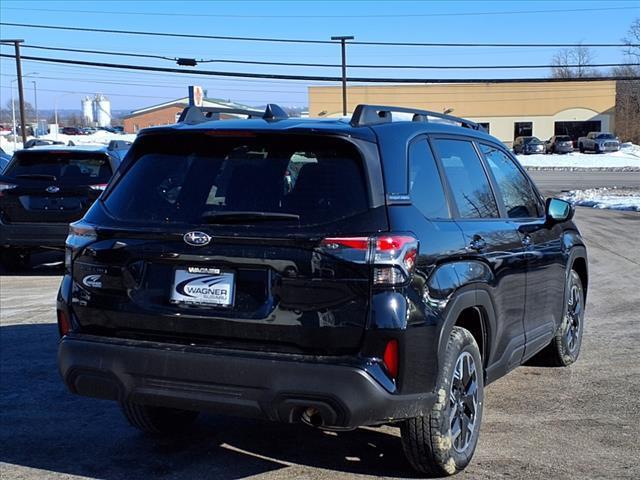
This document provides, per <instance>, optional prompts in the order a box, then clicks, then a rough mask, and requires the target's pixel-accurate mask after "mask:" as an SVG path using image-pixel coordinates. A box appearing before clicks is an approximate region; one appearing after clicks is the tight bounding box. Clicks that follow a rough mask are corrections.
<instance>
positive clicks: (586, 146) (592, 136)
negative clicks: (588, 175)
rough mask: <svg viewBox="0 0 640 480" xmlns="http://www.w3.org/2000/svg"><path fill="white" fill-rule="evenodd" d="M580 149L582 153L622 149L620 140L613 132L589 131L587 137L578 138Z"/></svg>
mask: <svg viewBox="0 0 640 480" xmlns="http://www.w3.org/2000/svg"><path fill="white" fill-rule="evenodd" d="M578 150H580V152H581V153H584V152H586V151H590V152H595V153H603V152H617V151H618V150H620V140H618V138H617V137H616V136H615V135H614V134H612V133H606V132H589V134H588V135H587V136H586V137H580V138H578Z"/></svg>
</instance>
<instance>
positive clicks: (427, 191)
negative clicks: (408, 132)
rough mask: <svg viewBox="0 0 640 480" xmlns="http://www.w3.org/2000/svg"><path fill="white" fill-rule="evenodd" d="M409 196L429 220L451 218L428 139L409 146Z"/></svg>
mask: <svg viewBox="0 0 640 480" xmlns="http://www.w3.org/2000/svg"><path fill="white" fill-rule="evenodd" d="M409 195H410V196H411V202H412V203H413V205H414V206H415V207H416V208H417V209H418V210H420V212H422V214H423V215H424V216H425V217H427V218H449V208H448V206H447V199H446V197H445V194H444V189H443V188H442V182H441V181H440V175H439V174H438V168H437V167H436V162H435V160H434V159H433V155H432V153H431V148H429V143H428V142H427V140H426V139H424V138H423V139H420V140H417V141H415V142H412V143H411V145H410V146H409Z"/></svg>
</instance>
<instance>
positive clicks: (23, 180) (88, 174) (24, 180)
mask: <svg viewBox="0 0 640 480" xmlns="http://www.w3.org/2000/svg"><path fill="white" fill-rule="evenodd" d="M111 174H112V171H111V165H110V162H109V158H108V156H107V155H105V154H104V153H99V152H86V151H70V150H60V151H56V150H49V149H46V150H22V151H19V152H17V153H16V155H15V158H14V161H13V162H12V163H11V164H10V166H9V168H8V169H7V171H6V172H4V174H3V175H2V176H0V182H1V183H2V184H3V185H4V186H3V189H2V191H1V192H0V215H1V218H2V221H3V223H6V224H10V223H41V222H42V223H69V222H73V221H75V220H78V219H79V218H80V217H82V215H84V213H85V212H86V211H87V209H88V208H89V206H90V205H91V204H92V203H93V202H94V201H95V200H96V198H98V196H99V195H100V193H101V192H102V190H103V189H104V188H105V186H106V184H107V182H108V181H109V178H110V177H111Z"/></svg>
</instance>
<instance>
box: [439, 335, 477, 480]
mask: <svg viewBox="0 0 640 480" xmlns="http://www.w3.org/2000/svg"><path fill="white" fill-rule="evenodd" d="M463 352H468V353H469V354H470V355H471V357H472V358H473V361H474V363H475V366H476V371H477V378H478V407H477V410H476V426H475V429H474V432H473V435H472V436H471V439H470V441H469V445H468V446H467V448H466V449H465V450H464V451H463V452H458V451H457V450H456V449H455V448H454V447H453V442H452V438H451V425H450V420H449V413H450V407H449V392H450V390H451V381H452V379H453V371H454V369H455V365H456V362H457V360H458V357H459V356H460V354H462V353H463ZM443 367H444V368H443V369H442V371H441V372H440V376H439V380H438V389H437V392H438V407H440V408H441V415H440V419H439V424H438V428H437V430H438V431H437V432H436V435H438V434H439V436H440V437H441V439H442V440H441V441H438V439H436V442H435V443H436V446H440V447H441V448H439V449H437V450H436V451H435V452H434V454H435V455H436V457H437V458H438V460H440V461H441V462H443V464H444V465H447V463H449V462H450V461H451V460H450V459H453V461H454V462H455V468H456V470H457V471H460V470H463V469H464V468H465V467H466V466H467V465H468V464H469V462H470V461H471V458H472V457H473V454H474V452H475V449H476V446H477V444H478V440H479V437H480V427H481V425H482V412H483V407H484V369H483V367H482V359H481V357H480V352H479V349H478V345H477V343H476V342H475V340H474V338H473V336H472V335H471V333H470V332H468V331H467V330H464V329H461V328H458V327H455V328H454V329H453V331H452V332H451V337H450V341H449V343H448V344H447V349H446V352H445V360H444V362H443ZM443 391H444V392H445V394H444V402H442V401H441V400H443V399H442V395H443V393H442V392H443Z"/></svg>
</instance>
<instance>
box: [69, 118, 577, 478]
mask: <svg viewBox="0 0 640 480" xmlns="http://www.w3.org/2000/svg"><path fill="white" fill-rule="evenodd" d="M396 113H398V114H399V115H398V117H399V121H393V120H394V118H393V116H394V115H396ZM407 117H408V119H405V120H403V118H407ZM181 118H183V122H182V123H181V124H178V125H173V126H165V127H157V128H148V129H144V130H143V131H142V132H141V133H140V134H139V135H138V137H137V140H136V141H135V142H134V144H133V146H132V148H131V150H130V152H129V154H128V155H127V157H126V158H125V160H124V163H123V166H122V167H121V169H120V170H119V172H118V174H116V177H115V178H114V180H113V181H112V182H111V183H110V185H109V187H107V190H106V191H105V192H104V194H103V196H102V197H101V199H100V201H98V202H96V203H94V205H93V206H92V207H91V209H90V210H89V211H88V212H87V213H86V214H85V216H84V218H83V219H82V220H80V221H78V222H76V223H73V224H72V225H71V226H70V228H69V237H68V238H67V252H66V262H65V274H64V277H63V279H62V282H61V285H60V290H59V293H58V301H57V318H58V326H59V332H60V335H61V341H60V345H59V350H58V365H59V369H60V372H61V375H62V378H63V380H64V382H65V383H66V385H67V386H68V388H69V389H70V390H71V392H73V393H76V394H80V395H87V396H91V397H98V398H104V399H110V400H115V401H118V402H119V403H120V406H121V408H122V412H123V413H124V415H125V417H126V418H127V419H128V421H129V422H130V423H131V424H132V425H133V426H135V427H137V428H139V429H141V430H143V431H146V432H149V433H155V434H160V433H171V432H173V431H175V430H184V429H185V428H187V427H188V426H189V424H191V423H192V422H194V421H195V420H196V417H197V416H198V413H199V412H200V411H210V412H214V413H227V414H232V415H238V416H249V417H259V418H263V419H268V420H275V421H280V422H285V423H294V422H304V423H306V424H308V425H310V426H314V427H321V428H325V429H337V430H345V429H346V430H348V429H354V428H357V427H360V426H379V425H387V424H392V425H395V426H397V427H399V428H400V432H401V441H402V445H403V447H404V451H405V454H406V456H407V459H408V461H409V463H410V464H411V465H412V466H413V467H414V468H415V469H416V470H418V471H419V472H422V473H426V474H428V475H430V476H436V475H438V476H439V475H452V474H454V473H456V472H458V471H460V470H463V469H464V468H465V467H466V466H467V465H468V464H469V462H470V461H471V458H472V456H473V453H474V451H475V448H476V445H477V442H478V439H479V433H480V425H481V421H482V411H483V406H484V392H485V386H486V385H488V384H489V383H491V382H493V381H494V380H497V379H498V378H500V377H502V376H504V375H505V374H507V372H509V371H510V370H512V369H513V368H515V367H517V366H519V365H521V364H523V363H524V362H526V361H528V360H529V359H530V358H532V357H533V356H535V355H538V354H540V355H541V356H543V357H544V358H545V359H546V361H547V362H549V363H550V364H551V363H553V364H555V365H557V366H567V365H569V364H571V363H573V362H574V361H576V359H577V358H578V354H579V351H580V344H581V338H582V331H583V318H584V317H583V312H584V301H585V295H586V291H587V284H588V274H587V258H586V248H585V246H584V243H583V241H582V239H581V237H580V234H579V232H578V229H577V227H576V225H575V224H574V223H573V221H572V216H573V213H574V210H573V208H572V206H571V205H570V204H569V203H567V202H565V201H563V200H559V199H548V200H546V201H545V200H544V199H543V197H542V196H541V195H540V193H539V191H538V190H537V188H536V187H535V185H534V184H533V182H532V180H531V179H530V178H529V176H528V175H527V172H526V171H525V170H524V169H523V168H522V167H521V166H520V164H519V163H518V161H517V159H516V158H514V157H513V155H512V154H511V153H510V152H508V151H507V150H506V149H505V147H504V145H503V144H502V143H501V142H500V141H499V140H498V139H496V138H494V137H492V136H490V135H488V134H487V133H485V132H483V131H482V129H481V127H480V126H479V125H477V124H475V123H473V122H470V121H467V120H464V119H460V118H456V117H451V116H447V115H443V114H441V113H436V112H427V111H420V110H410V109H404V108H397V107H381V106H372V105H359V106H358V107H356V109H355V112H354V114H353V117H352V118H351V121H350V122H346V121H343V120H339V119H327V120H316V119H306V120H305V119H294V118H287V116H286V113H285V112H284V111H283V110H282V109H281V108H280V107H277V106H274V105H269V106H268V107H267V110H266V112H265V114H264V117H263V118H261V119H260V118H255V119H252V120H225V121H215V120H211V119H207V118H206V117H205V116H204V115H203V113H202V112H201V111H200V110H199V109H197V108H196V107H190V108H189V109H187V111H185V112H183V114H182V117H181ZM412 119H413V120H412ZM432 119H435V120H444V122H438V121H431V120H432ZM273 120H278V121H273ZM445 122H446V123H445ZM533 381H535V379H532V380H529V382H533ZM522 388H523V391H522V392H521V393H522V394H523V395H526V393H527V391H526V385H523V386H522ZM549 395H557V397H558V402H561V401H562V399H563V397H564V392H563V391H557V392H553V391H551V392H549ZM523 414H524V415H527V418H528V422H529V421H530V422H531V424H535V423H536V422H535V419H531V416H532V415H534V414H532V413H531V412H527V413H523ZM67 415H73V416H74V419H75V421H78V422H83V421H90V420H91V419H90V418H89V417H87V418H85V419H78V418H77V417H78V416H82V415H86V410H76V411H68V412H67ZM240 425H246V424H244V423H241V424H240ZM523 428H525V429H526V428H529V427H528V425H525V426H524V427H523ZM106 433H107V432H105V434H106ZM247 434H250V432H247ZM552 441H553V439H549V442H550V443H549V445H548V448H555V445H553V444H552V443H551V442H552ZM380 473H382V472H380Z"/></svg>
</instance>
